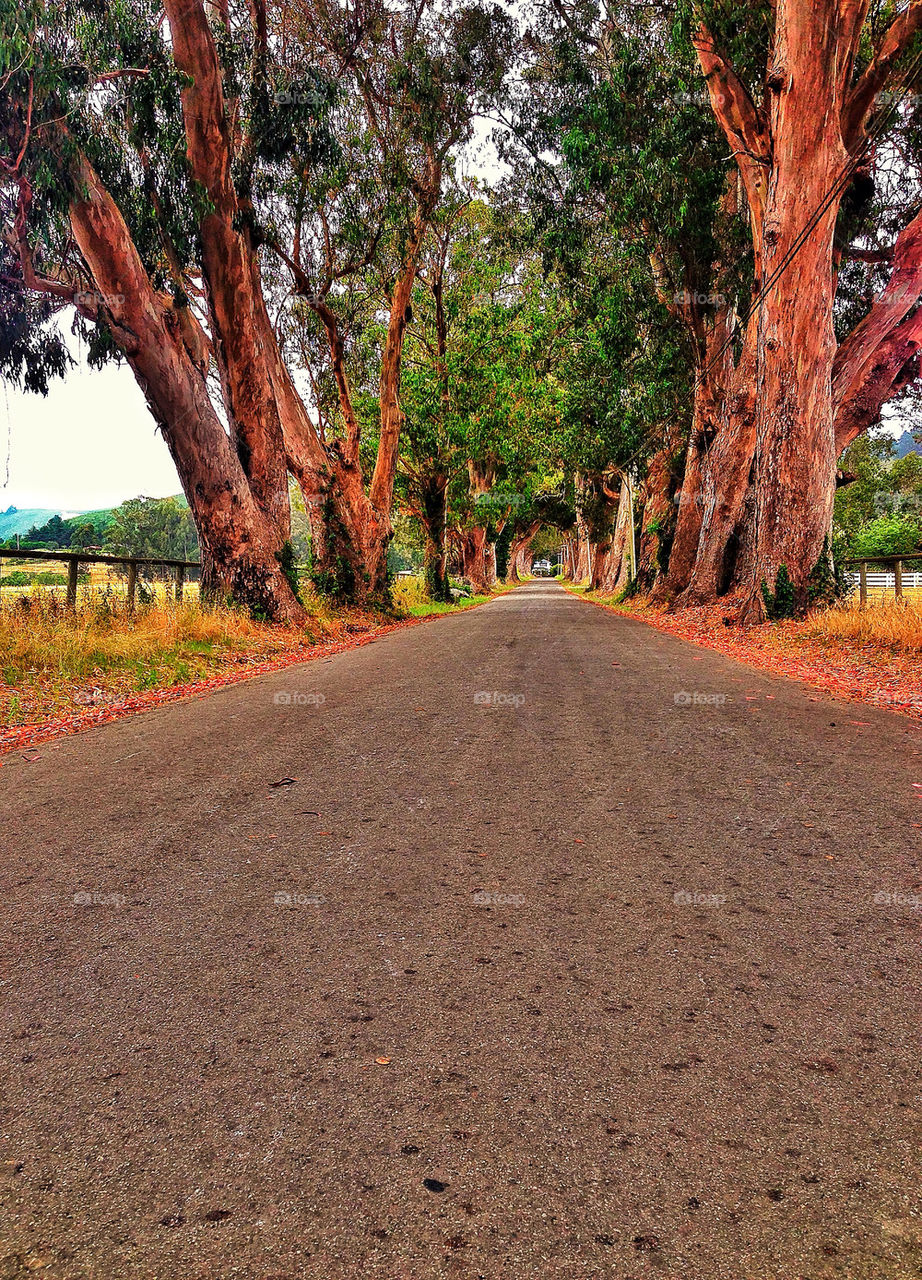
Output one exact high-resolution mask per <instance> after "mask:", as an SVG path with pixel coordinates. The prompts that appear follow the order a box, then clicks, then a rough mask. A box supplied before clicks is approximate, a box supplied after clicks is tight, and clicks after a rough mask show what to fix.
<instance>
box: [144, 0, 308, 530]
mask: <svg viewBox="0 0 922 1280" xmlns="http://www.w3.org/2000/svg"><path fill="white" fill-rule="evenodd" d="M165 8H166V13H167V17H168V19H169V22H170V32H171V36H172V47H173V58H174V60H175V62H176V66H177V67H178V68H179V70H180V71H182V72H184V73H185V74H186V76H187V77H188V78H189V83H188V84H187V85H186V87H185V88H184V89H183V90H182V92H181V100H182V109H183V122H184V126H185V133H186V151H187V156H188V159H189V167H190V170H191V172H192V176H193V177H194V178H195V180H196V181H197V182H199V183H201V185H202V187H203V188H204V190H205V191H206V192H207V195H208V199H209V202H210V205H211V208H210V210H209V212H208V213H206V215H205V216H204V218H203V219H202V221H201V223H200V225H199V235H200V239H201V246H202V272H203V276H204V281H205V286H206V296H207V301H208V310H209V318H210V322H211V328H212V333H213V335H214V344H213V347H214V355H215V358H216V362H217V367H218V372H219V374H220V377H221V385H222V390H223V399H224V404H225V408H226V411H227V415H228V423H229V426H230V429H231V436H232V439H233V440H234V443H235V445H236V448H237V453H238V455H239V457H240V461H241V464H242V466H243V469H244V472H245V474H246V476H247V480H248V482H249V485H250V489H251V491H252V493H253V496H254V498H255V499H256V501H257V502H258V503H259V505H260V506H261V507H262V509H263V510H264V511H265V513H266V515H267V517H268V519H269V521H270V523H271V524H272V525H273V527H274V528H275V530H276V537H277V541H278V547H279V549H280V548H281V545H282V543H283V542H284V541H286V539H287V538H288V537H289V533H290V527H291V512H290V507H289V498H288V471H287V467H286V465H285V451H284V447H283V441H282V426H281V422H280V418H279V410H278V405H277V403H276V399H275V396H274V394H273V389H272V383H271V380H270V377H269V366H268V362H267V354H266V345H265V335H264V334H263V333H261V329H260V325H259V322H258V317H257V312H258V309H259V307H260V306H261V305H262V290H261V284H260V277H259V267H258V264H257V262H256V254H255V250H254V247H253V245H252V243H251V242H250V239H249V236H248V235H247V234H246V233H245V232H243V231H242V230H240V229H238V228H239V226H240V222H241V209H240V205H239V203H238V200H237V193H236V191H235V189H234V182H233V178H232V174H231V163H232V159H233V154H234V140H233V138H232V136H231V132H232V127H233V126H232V124H231V121H230V119H229V116H228V112H227V110H226V104H225V100H224V88H223V81H222V73H221V65H220V61H219V59H218V53H217V49H216V47H215V42H214V37H213V34H212V31H211V28H210V26H209V24H208V19H207V17H206V14H205V9H204V6H203V5H201V4H190V3H189V0H166V5H165Z"/></svg>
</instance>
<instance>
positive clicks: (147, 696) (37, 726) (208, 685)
mask: <svg viewBox="0 0 922 1280" xmlns="http://www.w3.org/2000/svg"><path fill="white" fill-rule="evenodd" d="M439 616H441V615H439V614H434V615H432V617H427V618H407V619H404V620H401V621H400V622H389V623H385V624H384V625H382V626H376V627H373V628H371V629H370V630H367V631H365V632H363V633H362V634H361V635H357V636H352V637H350V638H349V639H346V640H335V641H329V642H326V643H321V644H317V645H309V646H301V647H298V648H297V649H295V650H293V651H291V652H290V653H283V654H280V655H279V656H278V657H275V658H270V659H268V660H266V661H263V662H257V663H253V664H251V665H248V666H247V667H246V669H245V670H241V669H240V663H239V658H238V657H236V656H233V657H229V658H228V661H227V669H226V670H223V671H220V672H219V673H218V674H217V675H214V676H211V677H209V679H207V680H195V681H192V682H191V683H189V684H180V685H172V686H171V687H169V688H167V689H151V690H149V691H147V692H145V693H136V694H131V695H129V696H127V697H124V698H118V699H116V700H114V701H112V702H108V703H107V704H106V705H105V706H99V707H89V708H87V709H86V710H81V711H77V712H74V713H72V714H69V715H65V716H50V717H47V718H42V719H40V720H38V721H32V722H30V723H27V724H22V725H17V726H15V727H14V728H10V729H5V730H3V731H2V732H0V754H3V755H5V754H7V753H9V752H11V751H22V752H25V751H27V750H29V749H30V748H33V747H35V746H36V745H37V744H38V743H41V742H48V741H49V740H50V739H52V738H61V737H66V736H68V735H70V734H73V733H79V732H80V731H81V730H83V729H92V728H96V727H97V726H99V725H103V724H108V723H109V722H110V721H112V720H121V719H123V718H124V717H125V716H131V715H137V714H138V713H139V712H142V711H148V710H150V708H152V707H160V706H167V705H168V704H170V703H172V702H183V701H186V700H187V699H189V698H198V697H202V696H203V695H204V694H207V693H211V692H212V691H213V690H215V689H220V688H223V687H224V686H225V685H230V684H239V683H240V682H241V681H242V680H251V679H252V678H253V677H254V676H261V675H267V674H269V673H270V672H272V671H281V670H284V668H285V667H291V666H294V665H296V664H297V663H301V662H314V661H316V660H317V659H318V658H329V657H332V656H333V655H334V654H337V653H344V652H345V651H346V650H347V649H357V648H359V647H360V646H361V645H364V644H370V643H371V641H373V640H379V639H380V638H381V636H385V635H388V634H389V633H390V632H391V631H398V630H400V629H401V628H402V627H412V626H417V625H418V624H420V623H422V622H429V621H431V620H432V618H434V617H439ZM34 758H35V759H38V758H40V757H38V756H36V757H34Z"/></svg>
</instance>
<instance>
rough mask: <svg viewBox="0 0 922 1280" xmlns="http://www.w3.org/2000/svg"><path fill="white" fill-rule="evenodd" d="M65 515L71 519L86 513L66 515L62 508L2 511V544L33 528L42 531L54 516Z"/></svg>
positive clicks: (0, 518) (0, 533)
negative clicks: (43, 526)
mask: <svg viewBox="0 0 922 1280" xmlns="http://www.w3.org/2000/svg"><path fill="white" fill-rule="evenodd" d="M65 514H66V515H67V516H68V517H70V516H73V515H83V514H84V513H83V512H82V511H80V512H74V511H67V512H66V513H65V512H64V511H62V510H61V508H60V507H22V508H18V507H7V509H6V511H0V542H3V541H5V540H6V539H7V538H15V536H16V534H17V533H19V534H26V533H28V532H29V530H30V529H31V528H33V527H34V528H36V529H40V528H41V527H42V525H43V524H47V523H48V521H49V520H50V519H51V517H52V516H64V515H65Z"/></svg>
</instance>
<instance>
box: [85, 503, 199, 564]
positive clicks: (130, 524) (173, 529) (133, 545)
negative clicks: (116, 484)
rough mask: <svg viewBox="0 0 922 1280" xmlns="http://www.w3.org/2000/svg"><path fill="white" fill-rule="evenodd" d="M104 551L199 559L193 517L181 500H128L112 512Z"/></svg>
mask: <svg viewBox="0 0 922 1280" xmlns="http://www.w3.org/2000/svg"><path fill="white" fill-rule="evenodd" d="M105 540H106V548H107V550H109V551H111V552H112V553H113V554H115V555H123V556H140V557H142V558H150V559H154V558H156V557H157V556H163V558H164V559H166V560H196V559H198V538H197V536H196V532H195V524H194V522H193V520H192V513H191V512H190V511H189V508H188V506H187V505H186V503H185V501H184V500H183V499H180V498H131V499H129V501H128V502H123V503H122V505H121V506H120V507H116V508H115V510H114V511H113V512H112V515H111V518H110V520H109V524H108V526H107V528H106V533H105Z"/></svg>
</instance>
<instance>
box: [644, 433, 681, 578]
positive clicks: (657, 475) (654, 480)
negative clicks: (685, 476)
mask: <svg viewBox="0 0 922 1280" xmlns="http://www.w3.org/2000/svg"><path fill="white" fill-rule="evenodd" d="M678 451H679V442H678V441H677V440H670V441H669V442H668V443H667V444H665V445H664V446H663V448H662V449H660V450H659V451H658V452H657V453H656V454H655V455H654V457H653V459H652V460H651V462H650V466H649V468H648V470H647V475H646V478H645V480H644V483H643V486H642V488H641V492H640V494H639V500H640V503H641V505H642V507H643V519H642V521H641V529H640V543H639V545H638V548H637V577H638V579H639V581H640V586H641V589H642V590H643V591H647V592H650V591H652V590H653V589H654V588H655V586H656V585H657V583H658V582H659V580H660V578H661V577H662V576H664V572H665V564H667V563H668V548H669V545H670V540H671V538H672V536H673V533H674V529H675V522H676V504H675V498H674V495H675V491H676V485H677V477H676V473H675V458H676V453H677V452H678Z"/></svg>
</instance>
